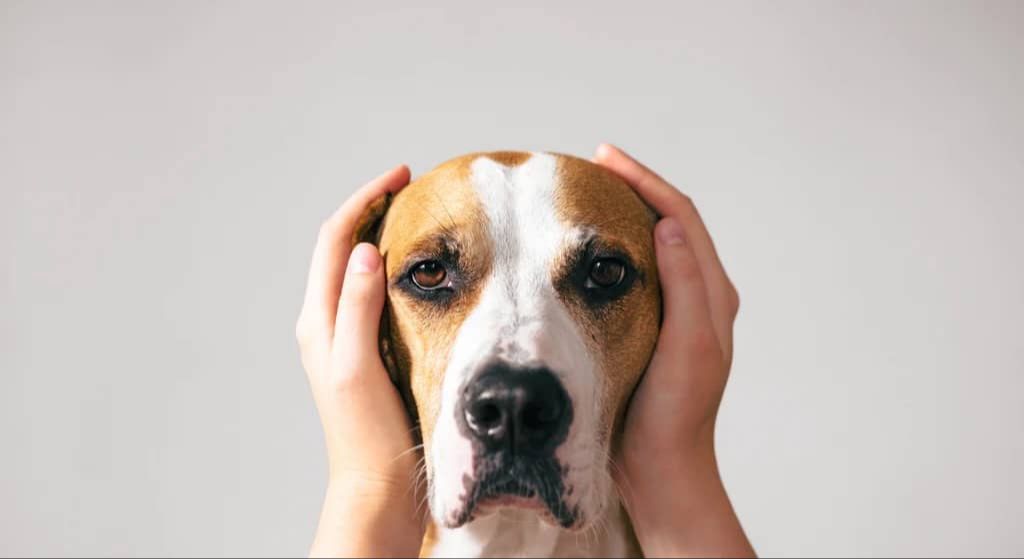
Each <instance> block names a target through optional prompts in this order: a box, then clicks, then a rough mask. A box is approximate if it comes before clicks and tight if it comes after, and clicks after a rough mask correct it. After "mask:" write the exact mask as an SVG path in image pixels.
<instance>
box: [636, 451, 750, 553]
mask: <svg viewBox="0 0 1024 559" xmlns="http://www.w3.org/2000/svg"><path fill="white" fill-rule="evenodd" d="M653 478H656V479H647V480H638V483H635V484H634V485H635V486H636V487H634V491H633V495H632V498H630V499H628V500H627V507H628V508H629V512H630V517H631V518H632V520H633V526H634V529H635V530H636V534H637V539H638V540H639V541H640V545H641V547H642V548H643V550H644V554H645V555H646V556H647V557H753V556H754V555H755V553H754V549H753V548H752V547H751V545H750V542H749V541H748V540H747V537H746V535H745V534H744V533H743V528H742V526H741V525H740V522H739V519H738V518H737V517H736V513H735V511H734V510H733V508H732V503H731V502H730V501H729V496H728V495H727V494H726V491H725V486H724V485H723V484H722V478H721V476H720V474H719V471H718V465H717V462H716V460H715V457H714V451H713V450H707V451H704V452H701V453H700V456H694V457H692V459H688V460H686V461H685V462H675V461H669V462H668V463H666V465H665V471H663V472H659V474H658V475H656V476H653Z"/></svg>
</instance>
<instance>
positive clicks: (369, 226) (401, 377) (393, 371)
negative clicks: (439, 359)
mask: <svg viewBox="0 0 1024 559" xmlns="http://www.w3.org/2000/svg"><path fill="white" fill-rule="evenodd" d="M392 198H393V195H392V194H386V195H384V196H381V197H380V198H378V199H376V200H374V201H373V202H372V203H371V204H370V205H369V206H367V208H366V209H365V210H364V211H363V214H362V215H361V216H359V220H358V221H356V227H355V231H354V232H353V234H352V244H353V246H354V245H355V244H356V243H372V244H374V245H377V246H380V237H381V232H382V231H383V229H384V221H385V218H386V217H387V213H388V208H390V207H391V199H392ZM382 256H383V257H384V259H385V261H386V260H387V255H386V254H382ZM378 342H379V346H378V347H379V349H380V359H381V361H382V362H383V363H384V369H386V370H387V372H388V376H389V377H391V382H392V383H393V384H394V385H395V387H396V388H397V389H398V392H399V394H400V395H401V396H402V401H403V403H404V404H405V408H406V411H407V412H408V413H409V417H410V419H411V420H412V421H413V423H414V424H416V423H418V420H417V413H416V405H415V403H414V401H413V397H412V387H411V386H410V384H409V375H408V374H407V373H403V369H402V365H401V364H402V363H405V364H408V359H405V360H402V359H401V358H400V355H402V354H403V352H402V349H403V347H404V346H403V345H402V341H401V340H400V339H399V337H398V332H396V331H395V330H394V329H393V328H391V302H390V301H387V300H385V301H384V310H383V312H381V315H380V335H379V336H378Z"/></svg>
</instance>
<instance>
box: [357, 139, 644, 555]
mask: <svg viewBox="0 0 1024 559" xmlns="http://www.w3.org/2000/svg"><path fill="white" fill-rule="evenodd" d="M655 218H656V216H655V214H654V213H653V212H652V211H651V210H650V209H649V208H648V207H647V206H646V205H645V204H644V203H643V201H642V200H641V199H640V198H639V197H638V196H637V195H636V194H635V193H634V192H633V190H632V189H631V188H630V187H629V186H628V185H627V184H626V183H625V182H623V181H622V180H621V179H620V178H619V177H617V176H616V175H615V174H613V173H612V172H610V171H608V170H607V169H604V168H603V167H600V166H598V165H596V164H593V163H591V162H589V161H586V160H583V159H579V158H576V157H572V156H568V155H560V154H552V153H522V152H493V153H475V154H469V155H464V156H461V157H457V158H455V159H452V160H450V161H448V162H446V163H443V164H442V165H440V166H439V167H437V168H435V169H434V170H432V171H430V172H429V173H427V174H426V175H423V176H422V177H420V178H418V179H416V180H414V181H413V182H411V183H410V184H409V185H408V186H407V187H405V188H404V189H403V190H402V191H400V192H399V193H398V194H397V195H395V196H394V197H388V198H386V199H381V200H378V201H377V202H375V203H374V204H372V205H371V207H370V208H369V209H368V210H367V212H366V213H365V214H364V216H363V217H362V218H361V219H360V222H359V224H358V226H357V231H356V239H355V240H358V241H371V242H375V243H376V244H377V246H378V247H379V249H380V251H381V254H382V255H383V257H384V265H385V271H386V276H387V304H386V308H385V312H384V313H383V318H382V321H381V355H382V357H383V359H384V362H385V366H386V368H387V369H388V371H389V373H390V374H391V377H392V380H393V381H394V382H395V384H396V386H397V387H398V389H399V392H400V393H401V394H402V397H403V399H404V400H405V402H406V405H407V407H408V408H409V411H410V414H411V415H412V416H413V417H414V418H415V419H416V421H417V424H418V427H419V436H420V438H421V440H422V453H423V463H424V464H425V466H424V467H425V475H426V491H425V493H426V496H425V499H426V501H427V503H428V505H429V510H430V521H429V523H428V526H427V532H426V536H425V538H424V541H423V546H422V549H421V555H423V556H436V557H443V556H457V557H488V556H494V557H499V556H532V557H554V556H571V557H580V556H626V555H638V554H639V551H640V550H639V547H638V544H637V542H636V538H635V536H634V534H633V530H632V525H631V524H630V521H629V518H628V517H627V515H626V514H625V512H624V509H623V507H622V504H621V501H620V497H619V493H618V488H616V487H615V484H614V482H613V476H612V474H613V471H612V468H614V466H613V464H612V462H611V456H612V455H613V453H614V451H615V448H616V445H617V444H618V442H619V441H618V439H619V435H620V434H621V431H622V423H623V418H624V413H625V409H626V406H627V404H628V401H629V398H630V396H631V395H632V392H633V389H634V387H635V385H636V383H637V382H638V380H639V378H640V376H641V374H642V373H643V371H644V369H645V368H646V366H647V364H648V362H649V360H650V357H651V354H652V352H653V349H654V345H655V341H656V339H657V335H658V328H659V324H660V321H661V316H660V313H661V299H660V291H659V286H658V275H657V268H656V262H655V256H654V249H653V241H652V234H653V228H654V223H655Z"/></svg>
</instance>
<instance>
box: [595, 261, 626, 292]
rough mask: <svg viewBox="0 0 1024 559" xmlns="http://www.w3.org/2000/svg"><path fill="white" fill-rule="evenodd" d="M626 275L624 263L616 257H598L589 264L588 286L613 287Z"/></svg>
mask: <svg viewBox="0 0 1024 559" xmlns="http://www.w3.org/2000/svg"><path fill="white" fill-rule="evenodd" d="M625 277H626V264H625V263H623V262H622V261H621V260H619V259H617V258H598V259H597V260H595V261H594V263H593V264H591V265H590V275H589V276H587V279H588V282H587V283H590V284H592V285H590V287H600V288H604V289H607V288H609V287H615V286H616V285H618V284H619V283H621V282H622V280H623V279H624V278H625Z"/></svg>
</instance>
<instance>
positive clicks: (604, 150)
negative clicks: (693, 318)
mask: <svg viewBox="0 0 1024 559" xmlns="http://www.w3.org/2000/svg"><path fill="white" fill-rule="evenodd" d="M594 160H595V162H597V163H598V164H600V165H603V166H604V167H606V168H608V169H609V170H611V171H612V172H614V173H615V174H617V175H619V176H620V177H622V178H623V180H625V181H626V182H627V183H629V185H630V186H632V187H633V190H635V191H636V193H637V194H639V195H640V197H641V198H643V199H644V201H645V202H647V203H648V204H649V205H650V206H651V207H653V208H654V210H655V211H656V212H658V214H660V215H661V216H671V217H674V218H676V219H677V220H678V221H679V223H680V224H681V225H682V226H683V230H684V231H685V232H686V236H687V237H688V238H689V239H690V242H691V244H692V245H693V252H694V255H695V256H696V258H697V264H698V266H699V267H700V270H701V274H702V275H703V276H704V280H705V285H706V288H707V292H708V293H707V295H708V300H709V302H710V305H711V318H712V322H713V323H714V325H715V330H716V333H717V334H718V336H719V339H720V340H721V342H722V344H723V346H724V347H723V348H722V349H723V351H724V353H725V355H726V359H727V360H731V358H732V321H733V320H734V319H735V317H736V311H737V310H738V306H739V297H738V296H737V294H736V290H735V288H734V287H733V285H732V282H731V281H730V280H729V276H728V275H727V274H726V273H725V268H724V267H723V266H722V262H721V260H719V258H718V252H717V251H716V250H715V245H714V242H712V240H711V235H710V234H709V233H708V230H707V227H705V226H704V221H703V220H702V219H701V217H700V214H699V213H698V212H697V207H696V206H694V205H693V202H692V201H691V200H690V198H689V197H687V196H685V195H684V194H682V193H681V192H679V191H678V190H676V188H675V187H673V186H672V185H671V184H669V183H668V182H667V181H666V180H665V179H663V178H661V177H660V176H658V175H657V174H656V173H655V172H654V171H651V170H650V169H648V168H647V167H645V166H644V165H643V164H641V163H640V162H639V161H637V160H635V159H633V158H632V157H630V156H629V155H627V154H626V153H625V152H624V151H622V150H620V149H618V148H616V147H615V146H612V145H609V144H601V145H600V146H598V148H597V152H596V155H595V157H594Z"/></svg>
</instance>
